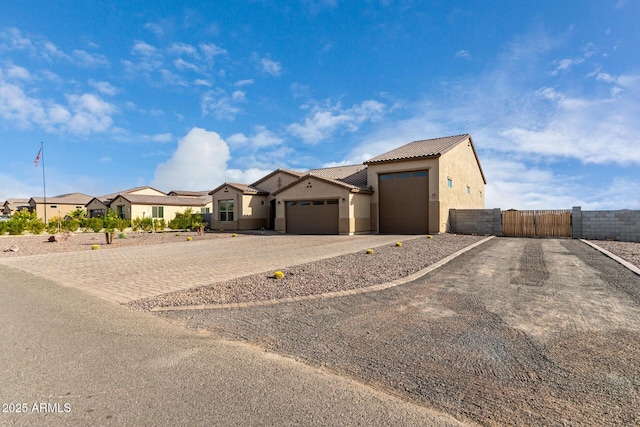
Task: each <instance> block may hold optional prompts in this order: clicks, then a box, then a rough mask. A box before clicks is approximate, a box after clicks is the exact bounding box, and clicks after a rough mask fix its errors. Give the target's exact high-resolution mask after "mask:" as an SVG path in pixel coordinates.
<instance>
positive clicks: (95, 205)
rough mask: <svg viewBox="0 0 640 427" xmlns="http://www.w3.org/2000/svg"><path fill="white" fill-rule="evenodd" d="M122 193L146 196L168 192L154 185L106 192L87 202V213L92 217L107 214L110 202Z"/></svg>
mask: <svg viewBox="0 0 640 427" xmlns="http://www.w3.org/2000/svg"><path fill="white" fill-rule="evenodd" d="M120 194H137V195H144V196H165V195H166V194H165V193H163V192H162V191H160V190H156V189H155V188H153V187H135V188H130V189H128V190H123V191H120V192H117V193H111V194H105V195H104V196H100V197H94V198H93V199H91V200H90V201H89V203H87V206H86V208H87V214H88V216H89V217H90V218H94V217H100V216H105V215H106V214H107V212H108V210H109V204H110V203H111V202H112V201H113V199H115V198H116V197H117V196H118V195H120Z"/></svg>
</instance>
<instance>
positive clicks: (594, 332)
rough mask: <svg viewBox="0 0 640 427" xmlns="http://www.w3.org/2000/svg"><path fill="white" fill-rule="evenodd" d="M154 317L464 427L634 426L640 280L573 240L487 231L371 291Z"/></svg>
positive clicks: (639, 416) (639, 395) (639, 404)
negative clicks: (409, 277) (491, 235)
mask: <svg viewBox="0 0 640 427" xmlns="http://www.w3.org/2000/svg"><path fill="white" fill-rule="evenodd" d="M157 315H159V316H163V317H165V318H168V319H171V320H172V321H175V322H177V323H180V324H183V325H185V326H187V327H189V328H193V329H205V330H209V331H211V332H212V333H214V334H216V335H220V336H222V337H225V338H227V339H231V340H239V341H244V342H249V343H252V344H256V345H258V346H260V347H262V348H263V349H265V350H266V351H269V352H276V353H280V354H283V355H286V356H289V357H293V358H295V359H297V360H300V361H303V362H305V363H308V364H310V365H313V366H316V367H318V368H320V369H327V370H330V371H332V372H335V373H337V374H340V375H344V376H348V377H351V378H353V379H355V380H357V381H360V382H363V383H366V384H369V385H371V386H372V387H375V388H378V389H381V390H384V391H385V392H387V393H391V394H393V395H396V396H398V397H400V398H402V399H406V400H410V401H414V402H417V403H419V404H422V405H425V406H428V407H431V408H434V409H437V410H439V411H442V412H444V413H447V414H450V415H452V416H454V417H455V418H457V419H459V420H461V421H463V422H465V423H469V424H476V423H478V424H481V425H531V426H538V425H594V426H603V425H625V426H628V425H639V424H640V411H639V410H638V408H640V277H638V276H637V275H635V274H633V273H631V272H630V271H629V270H627V269H624V268H622V267H621V266H620V265H619V264H617V263H616V262H615V261H612V260H611V259H609V258H607V257H605V256H603V255H602V254H600V253H599V252H597V251H595V250H594V249H592V248H591V247H589V246H587V245H585V244H584V243H582V242H580V241H576V240H553V239H508V238H495V239H493V240H491V241H489V242H488V243H485V244H484V245H482V246H480V247H478V248H476V249H473V250H472V251H469V252H467V253H465V254H463V255H462V256H460V257H458V258H456V259H455V260H453V261H451V262H450V263H449V264H447V265H445V266H444V267H442V268H440V269H438V270H436V271H434V272H432V273H429V274H428V275H426V276H424V277H423V278H422V279H419V280H417V281H415V282H412V283H410V284H406V285H402V286H399V287H395V288H391V289H387V290H385V291H380V292H373V293H367V294H361V295H353V296H348V297H343V298H334V299H329V300H316V301H306V302H298V303H283V304H278V305H274V306H265V307H253V308H244V309H221V310H211V311H195V312H194V311H187V312H170V313H158V314H157Z"/></svg>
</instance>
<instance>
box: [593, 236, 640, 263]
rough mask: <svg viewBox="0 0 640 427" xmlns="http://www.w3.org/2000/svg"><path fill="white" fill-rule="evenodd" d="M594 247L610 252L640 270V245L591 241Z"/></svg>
mask: <svg viewBox="0 0 640 427" xmlns="http://www.w3.org/2000/svg"><path fill="white" fill-rule="evenodd" d="M589 241H590V242H591V243H593V244H594V245H598V246H600V247H601V248H602V249H606V250H608V251H609V252H611V253H613V254H615V255H618V256H619V257H620V258H622V259H624V260H626V261H629V262H630V263H631V264H633V265H635V266H636V267H638V268H640V243H635V242H614V241H610V240H589Z"/></svg>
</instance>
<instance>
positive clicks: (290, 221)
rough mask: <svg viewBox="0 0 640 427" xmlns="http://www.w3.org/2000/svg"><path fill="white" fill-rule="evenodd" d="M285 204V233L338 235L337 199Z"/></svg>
mask: <svg viewBox="0 0 640 427" xmlns="http://www.w3.org/2000/svg"><path fill="white" fill-rule="evenodd" d="M286 203H287V210H286V213H285V215H286V218H287V233H294V234H338V199H332V200H302V201H300V200H296V201H288V202H286Z"/></svg>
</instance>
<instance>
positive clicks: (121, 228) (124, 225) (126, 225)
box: [116, 218, 131, 232]
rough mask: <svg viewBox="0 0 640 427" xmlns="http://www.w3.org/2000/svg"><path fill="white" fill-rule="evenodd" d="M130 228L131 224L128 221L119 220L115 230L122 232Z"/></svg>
mask: <svg viewBox="0 0 640 427" xmlns="http://www.w3.org/2000/svg"><path fill="white" fill-rule="evenodd" d="M130 226H131V222H130V221H129V220H128V219H124V218H121V219H120V221H118V224H117V225H116V228H117V229H118V230H119V231H121V232H122V231H124V230H126V229H127V228H129V227H130Z"/></svg>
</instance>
